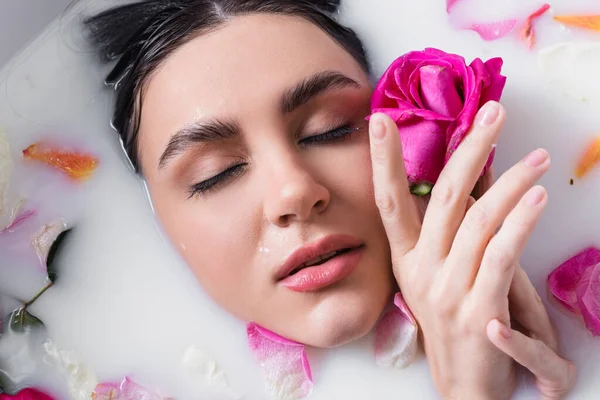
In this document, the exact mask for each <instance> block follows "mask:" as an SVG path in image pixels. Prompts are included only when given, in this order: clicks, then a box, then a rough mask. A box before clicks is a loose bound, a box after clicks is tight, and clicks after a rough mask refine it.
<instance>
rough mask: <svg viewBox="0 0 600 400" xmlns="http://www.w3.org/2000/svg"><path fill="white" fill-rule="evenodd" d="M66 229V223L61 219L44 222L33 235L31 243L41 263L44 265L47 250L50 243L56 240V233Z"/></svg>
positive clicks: (50, 245)
mask: <svg viewBox="0 0 600 400" xmlns="http://www.w3.org/2000/svg"><path fill="white" fill-rule="evenodd" d="M65 230H67V223H66V222H65V221H64V220H63V219H61V220H58V221H55V222H52V223H50V224H46V225H44V226H43V227H42V229H40V230H39V231H38V232H37V233H36V234H35V236H34V238H33V240H32V241H31V244H32V245H33V248H34V249H35V253H36V254H37V256H38V258H39V260H40V263H41V265H43V266H44V267H46V260H47V259H48V252H49V251H50V248H51V247H52V244H53V243H54V242H55V241H56V238H57V237H58V235H60V234H61V233H62V232H64V231H65Z"/></svg>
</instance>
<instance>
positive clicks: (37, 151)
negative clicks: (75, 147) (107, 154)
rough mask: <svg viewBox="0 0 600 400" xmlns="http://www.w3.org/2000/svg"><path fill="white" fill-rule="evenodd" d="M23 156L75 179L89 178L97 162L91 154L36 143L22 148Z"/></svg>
mask: <svg viewBox="0 0 600 400" xmlns="http://www.w3.org/2000/svg"><path fill="white" fill-rule="evenodd" d="M23 157H24V158H25V159H27V160H35V161H40V162H42V163H44V164H46V165H49V166H51V167H54V168H56V169H58V170H59V171H61V172H63V173H64V174H66V175H67V176H69V177H70V178H73V179H75V180H85V179H88V178H90V177H91V176H92V174H93V173H94V171H95V170H96V167H97V164H98V161H97V160H96V158H95V157H94V156H92V155H89V154H82V153H75V152H72V151H61V150H58V149H51V148H43V147H42V146H41V145H40V144H37V143H36V144H32V145H31V146H29V147H28V148H26V149H25V150H23Z"/></svg>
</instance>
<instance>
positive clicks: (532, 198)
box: [525, 186, 546, 207]
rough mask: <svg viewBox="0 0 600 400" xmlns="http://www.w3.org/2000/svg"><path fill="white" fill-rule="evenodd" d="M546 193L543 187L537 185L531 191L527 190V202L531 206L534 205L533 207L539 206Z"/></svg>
mask: <svg viewBox="0 0 600 400" xmlns="http://www.w3.org/2000/svg"><path fill="white" fill-rule="evenodd" d="M545 194H546V191H545V190H544V188H543V187H541V186H536V187H534V188H532V189H530V190H529V192H527V194H526V195H525V202H526V203H527V205H529V206H532V207H533V206H537V205H538V204H540V203H541V202H542V200H543V199H544V196H545Z"/></svg>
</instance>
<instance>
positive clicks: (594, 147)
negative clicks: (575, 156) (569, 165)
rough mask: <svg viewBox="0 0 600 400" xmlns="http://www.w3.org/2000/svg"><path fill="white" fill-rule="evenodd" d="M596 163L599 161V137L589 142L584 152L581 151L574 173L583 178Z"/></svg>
mask: <svg viewBox="0 0 600 400" xmlns="http://www.w3.org/2000/svg"><path fill="white" fill-rule="evenodd" d="M598 163H600V137H598V138H596V139H595V140H594V141H593V142H592V143H590V145H589V146H588V147H587V149H586V151H585V153H583V156H582V157H581V159H580V160H579V163H578V164H577V169H576V170H575V175H576V176H577V177H578V178H583V176H584V175H585V174H587V173H588V172H589V171H590V170H591V169H592V168H593V167H594V166H595V165H596V164H598Z"/></svg>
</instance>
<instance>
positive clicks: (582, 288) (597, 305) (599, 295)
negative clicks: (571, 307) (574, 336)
mask: <svg viewBox="0 0 600 400" xmlns="http://www.w3.org/2000/svg"><path fill="white" fill-rule="evenodd" d="M588 271H589V269H588ZM576 292H577V305H578V306H579V310H580V311H581V315H582V316H583V320H584V322H585V326H586V327H587V329H588V330H589V331H590V332H592V334H593V335H594V336H600V263H598V264H596V265H595V266H594V268H593V269H592V272H591V274H590V276H589V279H585V282H583V283H581V284H580V285H579V287H578V288H577V290H576Z"/></svg>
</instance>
